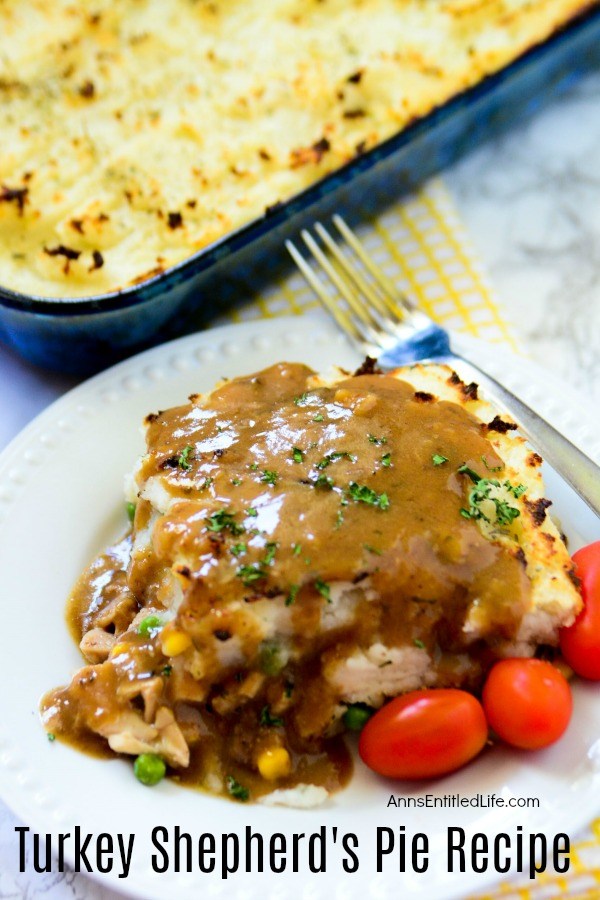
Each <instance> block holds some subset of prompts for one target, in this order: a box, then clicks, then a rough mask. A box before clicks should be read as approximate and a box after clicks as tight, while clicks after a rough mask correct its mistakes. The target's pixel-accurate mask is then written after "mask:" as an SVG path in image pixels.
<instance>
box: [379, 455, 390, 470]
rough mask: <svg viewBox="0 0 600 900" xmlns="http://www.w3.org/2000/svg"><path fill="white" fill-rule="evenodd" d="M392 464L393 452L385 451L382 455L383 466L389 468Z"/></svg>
mask: <svg viewBox="0 0 600 900" xmlns="http://www.w3.org/2000/svg"><path fill="white" fill-rule="evenodd" d="M391 464H392V454H391V453H385V454H384V455H383V456H382V457H381V465H382V466H385V467H386V468H387V467H388V466H391Z"/></svg>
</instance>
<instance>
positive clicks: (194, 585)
mask: <svg viewBox="0 0 600 900" xmlns="http://www.w3.org/2000/svg"><path fill="white" fill-rule="evenodd" d="M146 426H147V445H148V449H147V454H146V455H145V456H144V457H143V458H142V459H141V461H140V463H139V465H138V467H137V469H136V472H135V490H134V493H133V495H132V496H135V497H136V501H137V508H136V513H135V520H134V526H133V533H132V536H131V537H128V538H126V539H125V540H124V541H123V542H122V543H121V544H120V545H118V546H117V547H115V548H113V549H112V550H109V551H108V552H107V553H105V554H103V555H101V556H100V557H98V559H97V560H96V561H95V562H94V563H93V564H92V566H91V568H90V569H89V571H88V572H87V573H86V574H85V575H84V577H83V578H82V581H81V582H80V584H79V585H78V587H77V589H76V591H75V593H74V595H73V598H72V600H71V613H70V614H71V619H72V622H73V626H74V631H75V633H76V635H77V638H78V640H80V641H81V645H80V646H81V649H82V651H83V653H84V655H85V657H86V658H87V660H88V662H89V665H88V666H86V667H85V668H83V669H82V670H81V671H80V672H78V673H77V674H76V675H75V676H74V678H73V680H72V682H71V684H70V685H69V686H68V687H67V688H63V689H58V690H56V691H53V692H51V693H50V694H49V695H48V696H47V697H46V698H45V700H44V704H43V714H44V721H45V724H46V727H47V728H48V729H49V730H51V731H53V732H55V733H56V734H58V735H60V736H63V737H65V738H67V739H68V740H71V741H74V742H75V743H79V744H83V745H84V746H90V744H91V743H94V742H96V744H98V742H99V744H100V745H101V746H103V747H106V744H107V743H108V745H109V746H110V748H111V749H112V750H113V751H115V752H120V753H129V754H138V753H141V752H154V753H157V754H159V755H161V756H162V757H164V758H165V759H166V760H167V762H168V763H169V765H170V766H171V767H172V770H173V771H174V772H175V773H177V775H178V777H180V778H184V779H185V780H187V781H189V782H193V783H195V784H198V785H200V786H203V787H204V788H207V789H209V790H211V791H214V792H216V793H224V794H226V793H227V787H228V784H229V785H230V784H231V783H232V782H231V781H230V779H231V778H233V779H234V782H233V783H237V784H241V785H243V787H244V790H247V791H249V793H250V795H251V796H252V797H254V798H259V797H261V796H262V795H264V794H266V793H268V792H269V791H271V790H272V789H273V787H277V788H279V789H283V790H285V789H292V788H294V787H296V786H298V785H306V784H309V785H313V786H315V785H316V786H317V787H319V788H321V789H322V794H323V796H326V792H330V791H332V790H335V789H336V788H338V787H340V786H341V785H342V784H343V783H345V781H346V780H347V778H348V776H349V772H350V764H349V760H348V757H347V754H346V753H345V751H344V748H343V745H342V744H341V742H340V740H339V737H338V736H339V735H340V733H341V732H343V730H344V724H343V716H344V713H345V711H346V710H347V708H348V706H349V705H351V704H354V703H363V704H366V705H368V706H370V707H374V708H377V707H379V706H381V705H382V703H383V702H384V701H385V699H386V698H389V697H393V696H396V695H399V694H402V693H404V692H406V691H408V690H412V689H416V688H421V687H444V686H453V687H463V688H467V689H469V690H472V691H475V692H477V691H478V689H479V687H480V685H481V682H482V679H483V677H484V675H485V673H486V672H487V670H488V669H489V667H490V666H491V665H492V664H493V662H494V661H495V660H496V659H498V658H499V657H502V656H507V655H520V656H530V655H532V654H533V653H535V652H536V650H537V648H538V647H539V645H541V644H544V645H549V646H552V645H556V643H557V631H558V628H559V627H560V626H561V625H563V624H566V623H568V622H571V621H572V620H573V617H574V615H575V614H576V613H577V611H578V610H579V608H580V604H581V600H580V597H579V593H578V591H577V587H576V583H575V582H576V579H574V578H573V571H572V564H571V561H570V558H569V554H568V552H567V550H566V547H565V545H564V543H563V541H562V539H561V537H560V535H559V533H558V531H557V530H556V528H555V526H554V525H553V523H552V522H551V520H550V518H549V517H548V516H547V514H546V508H547V506H548V505H549V504H548V501H547V500H545V498H544V496H543V484H542V481H541V475H540V464H541V459H540V457H539V456H538V455H537V454H535V453H533V452H532V451H531V450H530V449H528V447H527V445H526V444H525V442H524V441H523V439H522V438H520V437H519V436H516V435H515V434H514V426H513V425H512V424H511V423H510V422H507V421H505V420H503V419H501V418H500V417H498V416H497V415H495V414H494V410H493V409H491V407H489V405H487V404H486V403H484V402H483V401H482V400H481V399H480V398H479V397H478V392H477V388H476V385H464V384H463V383H462V382H461V381H460V379H459V378H458V377H457V376H456V375H455V374H454V373H453V372H452V371H451V370H450V369H448V368H447V367H444V366H438V365H429V366H425V365H417V366H413V367H410V368H407V369H403V370H398V371H397V372H395V373H392V374H388V375H383V374H362V375H356V376H348V375H346V374H342V373H340V374H338V375H337V376H336V377H335V378H334V379H332V380H330V381H327V380H324V379H323V378H321V377H319V376H317V375H315V373H314V372H312V371H311V370H310V369H309V368H307V367H306V366H303V365H300V364H294V363H281V364H279V365H275V366H272V367H271V368H269V369H266V370H264V371H262V372H258V373H256V374H255V375H251V376H248V377H243V378H236V379H233V380H232V381H228V382H225V383H223V384H222V385H221V386H219V387H218V388H216V389H215V390H214V391H213V392H212V393H211V394H210V395H207V396H193V397H191V398H190V403H189V404H187V405H185V406H181V407H177V408H174V409H171V410H168V411H166V412H159V413H156V414H152V415H150V416H148V418H147V420H146ZM150 616H152V617H154V618H153V619H149V617H150ZM149 625H150V627H149ZM273 759H275V760H277V761H278V762H277V764H276V765H275V764H272V762H273ZM265 760H267V764H266V765H265Z"/></svg>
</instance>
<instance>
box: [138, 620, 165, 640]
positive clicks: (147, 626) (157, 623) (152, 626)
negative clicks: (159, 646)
mask: <svg viewBox="0 0 600 900" xmlns="http://www.w3.org/2000/svg"><path fill="white" fill-rule="evenodd" d="M163 624H164V623H163V620H162V619H159V618H158V616H146V618H145V619H142V621H141V622H140V624H139V625H138V628H137V630H138V634H143V635H144V637H148V635H149V634H150V633H151V632H152V631H158V630H159V629H161V628H162V627H163Z"/></svg>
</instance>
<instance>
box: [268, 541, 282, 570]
mask: <svg viewBox="0 0 600 900" xmlns="http://www.w3.org/2000/svg"><path fill="white" fill-rule="evenodd" d="M278 547H279V544H278V543H277V542H276V541H269V542H268V544H267V545H266V550H267V552H266V553H265V559H264V563H265V565H266V566H269V565H271V563H272V562H273V560H274V559H275V553H276V552H277V548H278Z"/></svg>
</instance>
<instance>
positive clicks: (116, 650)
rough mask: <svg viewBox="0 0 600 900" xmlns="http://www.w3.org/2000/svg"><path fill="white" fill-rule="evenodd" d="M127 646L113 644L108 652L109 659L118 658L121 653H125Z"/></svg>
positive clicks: (123, 643) (124, 644)
mask: <svg viewBox="0 0 600 900" xmlns="http://www.w3.org/2000/svg"><path fill="white" fill-rule="evenodd" d="M127 650H128V645H127V644H126V643H125V642H123V641H122V642H121V643H120V644H114V646H113V647H112V649H111V651H110V655H111V657H113V656H120V655H121V653H127Z"/></svg>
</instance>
